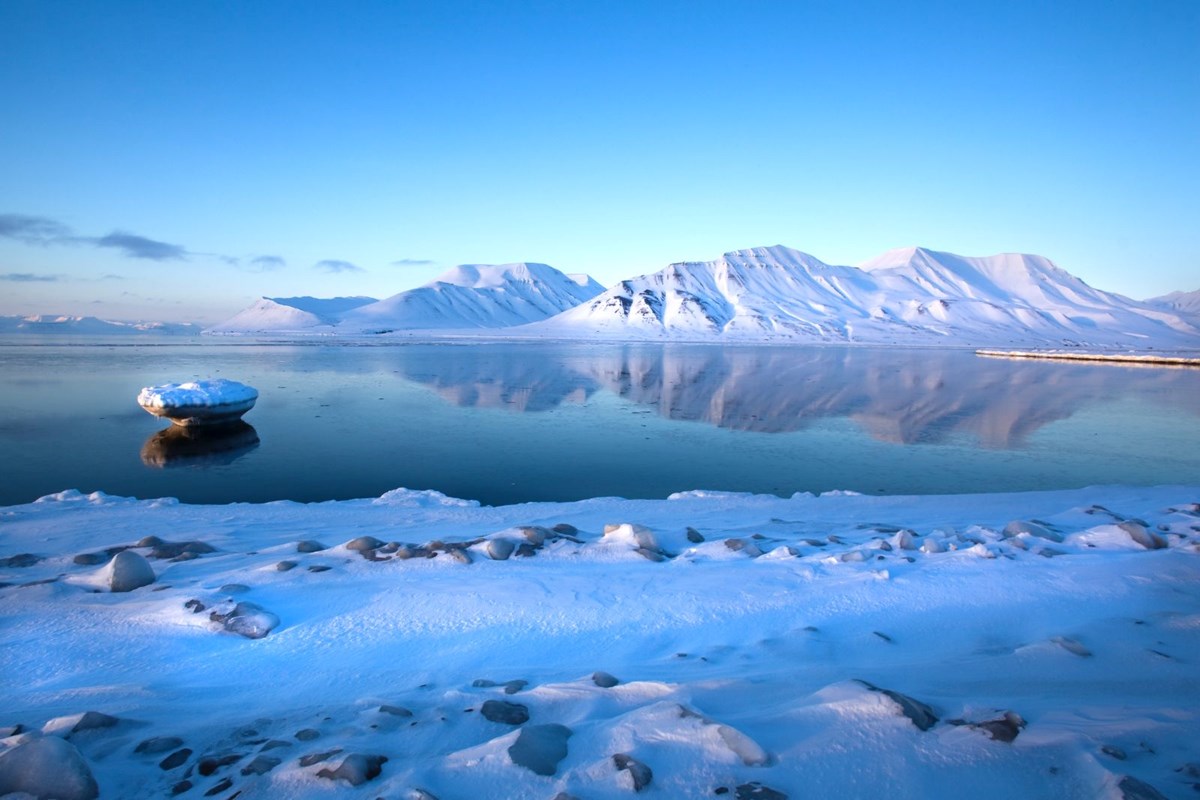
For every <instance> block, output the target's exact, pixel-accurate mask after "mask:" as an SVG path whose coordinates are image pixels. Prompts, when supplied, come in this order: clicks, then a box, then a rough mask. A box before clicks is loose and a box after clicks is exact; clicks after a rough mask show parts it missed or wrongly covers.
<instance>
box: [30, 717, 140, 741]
mask: <svg viewBox="0 0 1200 800" xmlns="http://www.w3.org/2000/svg"><path fill="white" fill-rule="evenodd" d="M120 721H121V720H119V719H117V718H116V717H112V716H109V715H108V714H101V713H100V712H99V711H85V712H83V713H82V714H72V715H70V716H66V717H55V718H54V719H52V720H50V721H49V722H47V723H46V724H45V725H43V726H42V733H44V734H47V735H51V736H62V737H65V738H67V739H69V738H71V737H72V736H73V735H75V734H77V733H83V732H85V731H97V730H102V729H104V728H113V727H116V725H117V723H119V722H120Z"/></svg>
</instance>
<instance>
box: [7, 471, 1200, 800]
mask: <svg viewBox="0 0 1200 800" xmlns="http://www.w3.org/2000/svg"><path fill="white" fill-rule="evenodd" d="M0 524H2V525H3V531H4V536H3V539H0V696H3V697H4V698H5V704H4V708H3V709H2V710H0V776H2V775H4V774H10V773H5V772H4V770H5V769H16V768H17V767H16V766H14V765H20V764H23V763H26V762H29V763H35V764H37V765H38V766H37V775H38V778H37V780H38V781H39V782H40V783H37V784H34V783H21V784H13V783H9V784H3V783H0V785H3V786H5V787H9V788H12V789H17V790H21V791H30V790H31V788H32V789H33V791H35V792H36V791H40V789H38V788H37V787H38V786H41V785H49V784H45V783H44V781H49V780H50V779H51V778H52V777H53V775H54V772H55V769H56V767H55V765H56V764H61V765H63V766H64V769H66V770H69V774H70V775H72V776H75V777H73V778H72V781H74V783H73V784H72V785H73V786H78V787H80V788H79V789H78V792H79V796H90V795H89V792H90V789H89V788H88V787H89V784H88V780H89V778H94V781H95V782H96V785H97V786H98V788H99V794H100V796H101V797H109V796H113V797H118V796H120V797H135V796H136V797H158V796H168V795H171V794H172V793H174V792H179V793H183V792H187V795H186V796H202V795H207V794H212V795H213V796H216V795H220V796H223V797H226V796H230V795H232V794H234V793H240V796H243V797H247V798H252V797H271V798H284V799H285V800H286V799H287V798H308V797H313V796H322V795H325V794H329V793H330V792H334V793H338V795H339V796H346V797H362V798H372V797H379V796H386V797H421V798H426V800H427V798H429V797H442V798H453V797H472V798H480V799H481V800H489V799H495V800H501V799H502V798H504V799H506V798H547V797H554V796H556V795H558V794H559V793H563V794H565V795H575V796H578V797H587V798H593V800H617V798H626V797H628V796H629V795H630V792H632V791H635V790H637V789H638V788H639V787H640V789H641V791H642V792H644V793H646V794H647V796H662V797H707V796H719V795H724V796H727V797H730V798H744V797H772V798H779V797H784V796H790V797H793V798H799V797H839V798H840V797H847V798H859V797H861V798H875V797H877V796H879V795H880V794H883V793H887V794H888V795H889V796H895V797H900V798H953V797H960V796H962V794H963V792H964V788H969V791H970V794H971V795H972V797H973V798H979V799H980V800H982V799H983V798H1010V797H1023V798H1058V797H1111V798H1120V797H1122V796H1126V797H1128V796H1143V797H1152V796H1156V795H1153V794H1150V793H1149V792H1150V791H1157V792H1160V793H1161V794H1162V795H1163V796H1166V797H1176V796H1179V797H1182V796H1190V794H1191V793H1192V786H1191V785H1192V784H1194V783H1196V782H1197V781H1198V780H1200V775H1198V774H1197V773H1198V772H1200V769H1198V768H1197V767H1196V763H1197V761H1198V758H1197V754H1196V751H1195V748H1194V743H1195V742H1196V741H1197V740H1198V739H1200V689H1198V688H1197V684H1196V680H1195V664H1196V663H1197V661H1198V660H1200V591H1198V590H1197V587H1198V586H1200V486H1181V487H1158V488H1133V487H1099V488H1089V489H1082V490H1075V491H1061V492H1045V493H1027V494H1012V495H997V494H992V495H973V496H945V497H868V496H855V495H847V494H835V493H827V494H824V495H822V496H820V497H814V496H812V495H796V496H794V497H791V498H778V497H773V496H762V495H743V494H736V493H722V492H682V493H679V494H676V495H673V496H672V498H671V499H670V500H622V499H619V498H600V499H593V500H589V501H584V502H579V503H529V504H523V505H516V506H503V507H487V506H479V505H478V504H475V503H471V502H468V501H460V500H456V499H454V498H448V497H446V496H444V495H440V494H438V493H434V492H417V491H409V490H396V491H395V492H390V493H388V494H387V495H385V496H384V497H383V498H380V499H379V500H378V501H361V500H360V501H346V502H331V503H319V504H311V505H303V504H298V503H270V504H265V505H245V504H238V505H230V506H189V505H184V504H179V503H173V502H163V501H141V500H133V499H129V498H110V497H108V496H104V495H98V494H97V495H92V496H84V495H81V494H80V493H78V492H62V493H59V494H57V495H51V496H48V497H45V498H42V499H41V500H39V501H38V502H36V503H31V504H28V505H22V506H13V507H8V508H0ZM497 542H503V543H505V544H506V545H507V546H506V547H504V548H501V549H503V550H505V557H504V558H503V559H498V558H496V557H495V556H494V555H489V554H490V553H491V552H492V549H493V548H492V547H491V545H492V544H494V543H497ZM120 553H130V554H131V555H130V556H129V557H127V558H126V559H125V560H130V559H133V558H134V555H136V558H137V559H146V560H147V561H149V563H150V564H151V565H152V567H153V572H154V575H155V581H154V583H152V584H147V585H145V586H141V587H140V588H137V589H136V590H134V591H131V592H118V593H112V592H104V591H101V592H96V591H94V589H95V588H99V587H97V586H96V583H97V581H96V580H95V577H96V574H97V573H96V570H97V566H98V565H102V564H106V563H111V562H112V561H113V560H114V559H115V558H116V556H117V555H118V554H120ZM485 706H486V709H487V710H486V711H485ZM497 709H499V710H500V711H502V712H503V713H497ZM85 723H86V724H85ZM38 730H44V731H47V732H50V733H53V734H54V736H55V737H61V738H62V739H63V740H65V741H66V742H69V747H61V746H58V745H55V744H50V745H40V746H39V747H38V748H31V747H30V742H33V741H40V739H39V738H38V737H39V736H41V734H39V733H36V731H38ZM31 731H32V732H31ZM48 738H49V737H48ZM22 748H24V749H22ZM72 753H77V755H78V758H76V757H75V755H72ZM47 765H49V766H47ZM347 765H349V766H347ZM21 769H23V768H21ZM1145 787H1153V790H1147V789H1146V788H1145ZM72 791H75V789H72ZM1135 791H1139V792H1142V794H1140V795H1135V794H1133V793H1134V792H1135Z"/></svg>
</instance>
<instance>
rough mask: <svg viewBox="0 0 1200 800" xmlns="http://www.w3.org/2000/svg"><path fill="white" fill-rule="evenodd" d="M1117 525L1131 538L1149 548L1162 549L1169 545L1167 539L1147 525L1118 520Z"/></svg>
mask: <svg viewBox="0 0 1200 800" xmlns="http://www.w3.org/2000/svg"><path fill="white" fill-rule="evenodd" d="M1117 527H1118V528H1120V529H1121V530H1123V531H1125V532H1126V533H1128V534H1129V538H1130V539H1133V541H1135V542H1137V543H1138V544H1140V545H1141V546H1142V547H1144V548H1146V549H1147V550H1161V549H1162V548H1164V547H1166V546H1167V540H1166V539H1164V538H1163V537H1161V536H1159V535H1158V534H1157V533H1155V532H1154V531H1152V530H1149V529H1147V528H1146V526H1145V525H1139V524H1138V523H1136V522H1132V521H1129V522H1118V523H1117Z"/></svg>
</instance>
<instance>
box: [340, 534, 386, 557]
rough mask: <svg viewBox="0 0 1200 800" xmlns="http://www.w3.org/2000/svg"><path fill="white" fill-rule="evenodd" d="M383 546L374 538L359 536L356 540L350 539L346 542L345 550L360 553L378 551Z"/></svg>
mask: <svg viewBox="0 0 1200 800" xmlns="http://www.w3.org/2000/svg"><path fill="white" fill-rule="evenodd" d="M383 544H384V543H383V542H381V541H380V540H379V539H376V538H375V537H374V536H359V537H358V538H357V539H351V540H350V541H348V542H346V544H345V548H346V549H347V550H355V551H357V552H360V553H361V552H363V551H365V550H378V549H379V548H380V547H383Z"/></svg>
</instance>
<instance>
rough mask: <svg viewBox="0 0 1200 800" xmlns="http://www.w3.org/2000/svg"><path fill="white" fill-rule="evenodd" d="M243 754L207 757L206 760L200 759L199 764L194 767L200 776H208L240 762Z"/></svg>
mask: <svg viewBox="0 0 1200 800" xmlns="http://www.w3.org/2000/svg"><path fill="white" fill-rule="evenodd" d="M244 755H245V754H244V753H229V754H227V755H223V756H209V757H208V758H202V759H200V763H199V764H198V765H197V766H196V771H197V772H199V773H200V774H201V775H204V776H206V777H207V776H208V775H212V774H213V773H214V772H216V771H217V770H219V769H220V768H221V767H227V766H229V765H230V764H236V763H237V762H238V761H241V760H242V756H244Z"/></svg>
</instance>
